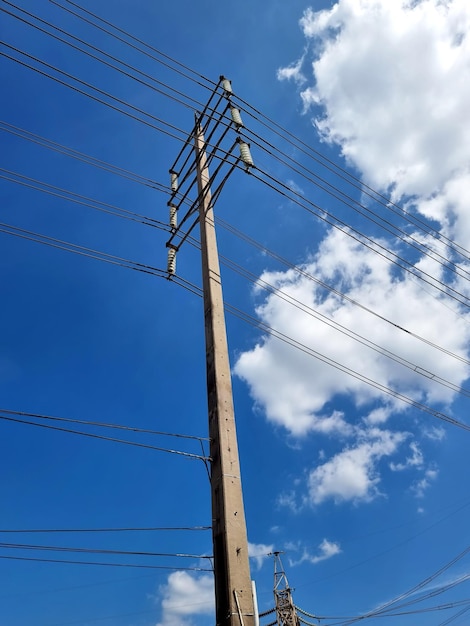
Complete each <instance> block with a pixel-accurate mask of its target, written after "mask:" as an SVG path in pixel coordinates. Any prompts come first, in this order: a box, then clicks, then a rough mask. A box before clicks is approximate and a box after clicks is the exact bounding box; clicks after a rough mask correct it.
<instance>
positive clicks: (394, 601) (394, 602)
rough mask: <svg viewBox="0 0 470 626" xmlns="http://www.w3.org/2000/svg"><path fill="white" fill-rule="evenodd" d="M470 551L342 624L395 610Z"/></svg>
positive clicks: (348, 625)
mask: <svg viewBox="0 0 470 626" xmlns="http://www.w3.org/2000/svg"><path fill="white" fill-rule="evenodd" d="M469 552H470V546H467V548H465V549H464V550H463V551H462V552H460V553H459V554H457V555H456V556H455V557H453V558H452V559H451V560H450V561H448V562H447V563H446V564H445V565H443V566H442V567H441V568H439V569H438V570H436V571H435V572H433V573H432V574H431V575H430V576H428V577H427V578H425V579H423V580H421V581H420V582H419V583H417V584H416V585H414V586H413V587H411V588H410V589H408V591H405V592H404V593H402V594H400V595H398V596H396V597H395V598H393V599H392V600H389V601H388V602H385V603H384V604H381V605H380V606H379V607H377V608H376V609H374V610H373V611H369V612H368V613H365V614H363V615H361V616H358V617H355V618H352V619H350V620H347V621H345V622H342V624H344V626H350V625H351V624H355V623H356V622H358V621H362V620H365V619H369V618H372V617H380V616H381V615H383V614H384V613H385V612H388V610H389V609H392V610H393V607H394V606H395V605H397V603H398V602H401V601H402V600H404V599H406V598H409V597H410V596H411V595H413V594H415V593H417V592H418V591H420V590H421V589H423V588H424V587H426V586H427V585H428V584H429V583H431V582H432V581H433V580H435V579H436V578H438V577H439V576H441V575H442V574H444V573H445V572H446V571H448V570H449V569H450V568H451V567H452V566H453V565H455V564H456V563H458V562H459V561H461V560H462V559H463V558H464V557H465V556H466V555H467V554H468V553H469Z"/></svg>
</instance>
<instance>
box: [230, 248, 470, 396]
mask: <svg viewBox="0 0 470 626" xmlns="http://www.w3.org/2000/svg"><path fill="white" fill-rule="evenodd" d="M220 259H221V262H222V263H223V264H224V265H225V266H226V267H228V268H229V269H231V270H232V271H233V272H236V273H237V274H239V275H240V276H242V277H244V278H246V279H247V280H249V281H250V282H251V283H252V284H253V285H256V286H258V287H261V288H262V289H264V290H265V291H267V292H268V293H271V294H274V295H275V296H277V297H278V298H280V299H281V300H283V301H284V302H287V303H288V304H290V305H291V306H293V307H295V308H296V309H298V310H299V311H302V313H305V314H307V315H310V316H311V317H313V318H315V319H317V320H318V321H320V322H321V323H322V324H326V325H327V326H329V327H330V328H333V329H334V330H336V331H337V332H339V333H341V334H343V335H346V336H347V337H349V338H350V339H352V340H353V341H356V342H358V343H360V344H362V345H363V346H365V347H367V348H369V349H370V350H373V351H375V352H377V353H379V354H381V355H382V356H385V357H386V358H388V359H390V360H392V361H394V362H395V363H398V364H399V365H402V366H403V367H406V368H407V369H409V370H411V371H413V372H414V373H416V374H418V375H420V376H423V377H424V378H427V379H429V380H433V381H435V382H437V383H439V384H440V385H442V386H444V387H447V388H448V389H452V391H455V392H456V393H459V394H461V395H463V396H466V397H467V398H468V397H470V389H466V388H464V387H461V386H460V385H457V384H456V383H453V382H451V381H449V380H447V379H445V378H442V377H440V376H439V375H437V374H435V373H433V372H431V371H429V370H427V369H425V368H424V367H422V366H420V365H418V364H416V363H412V362H411V361H409V360H408V359H405V358H404V357H401V356H399V355H397V354H396V353H394V352H392V351H391V350H388V349H387V348H384V347H383V346H380V345H379V344H377V343H375V342H373V341H371V340H370V339H367V338H366V337H364V336H363V335H360V334H359V333H356V332H355V331H353V330H351V329H349V328H348V327H346V326H344V325H342V324H340V323H339V322H337V321H335V320H334V319H332V318H331V317H328V316H327V315H324V314H322V313H320V312H319V311H316V310H315V309H313V308H312V307H310V306H308V305H307V304H304V303H303V302H301V301H300V300H298V299H297V298H294V297H293V296H291V295H290V294H288V293H287V292H286V291H283V290H282V289H279V288H278V287H275V286H274V285H272V284H270V283H268V282H267V281H265V280H263V279H262V278H259V277H258V276H255V275H254V274H252V273H251V272H249V271H248V270H246V269H245V268H243V267H242V266H240V265H238V264H236V263H234V262H233V261H231V260H230V259H228V258H227V257H225V256H223V255H220Z"/></svg>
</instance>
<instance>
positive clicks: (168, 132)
mask: <svg viewBox="0 0 470 626" xmlns="http://www.w3.org/2000/svg"><path fill="white" fill-rule="evenodd" d="M0 45H2V46H5V47H6V48H8V49H10V50H13V51H14V52H16V53H17V54H20V55H23V56H25V57H27V58H28V59H30V60H33V61H35V62H36V63H39V64H41V65H44V66H45V67H47V68H49V69H51V70H53V71H55V72H57V73H58V74H61V75H63V76H66V77H67V78H69V79H71V80H75V81H76V82H78V83H79V84H81V85H83V86H86V87H88V88H89V89H93V90H94V91H97V92H98V93H100V94H102V95H104V96H106V97H108V98H110V100H112V101H115V102H118V103H119V104H122V105H124V106H127V107H129V108H130V109H131V110H133V111H136V112H138V113H139V114H141V115H146V116H147V117H149V118H150V119H151V120H153V122H158V123H161V124H163V125H164V126H168V127H169V128H171V129H172V130H167V129H165V128H162V127H160V126H157V125H156V124H155V123H153V122H150V121H149V120H145V119H142V118H141V117H138V116H137V115H135V114H134V113H130V112H129V111H126V110H124V109H120V108H119V107H118V106H116V105H113V104H111V102H107V101H106V100H103V99H101V98H98V97H97V96H94V95H93V94H92V93H89V92H87V91H84V90H83V89H81V88H79V87H76V86H75V85H71V84H70V83H67V82H65V81H64V80H61V79H60V78H58V77H57V76H53V75H52V74H48V73H47V72H45V71H44V70H41V69H39V68H38V67H34V65H30V64H29V63H26V62H25V61H21V60H20V59H18V58H16V57H14V56H11V55H10V54H7V53H6V52H1V51H0V55H1V56H4V57H5V58H7V59H10V60H11V61H14V62H15V63H18V64H19V65H22V66H23V67H26V68H28V69H30V70H33V71H34V72H37V73H38V74H41V75H42V76H45V77H46V78H50V79H51V80H53V81H55V82H57V83H59V84H61V85H63V86H65V87H68V88H69V89H72V90H73V91H76V92H78V93H81V94H82V95H84V96H86V97H87V98H90V99H91V100H94V101H95V102H99V103H100V104H104V105H105V106H107V107H109V108H110V109H113V110H114V111H117V112H118V113H122V114H123V115H126V116H127V117H130V118H131V119H134V120H136V121H138V122H140V123H142V124H145V125H146V126H149V127H150V128H153V129H154V130H157V131H158V132H161V133H163V134H164V135H167V136H168V137H172V138H173V139H177V140H178V141H185V138H186V133H185V131H183V130H182V129H180V128H178V127H176V126H174V125H173V124H170V123H169V122H165V121H164V120H161V119H160V118H158V117H157V116H155V115H152V114H151V113H146V112H145V111H143V110H142V109H139V107H136V106H134V105H132V104H129V103H126V102H125V101H124V100H121V99H120V98H117V97H116V96H113V95H111V94H109V93H107V92H106V91H103V90H102V89H99V88H98V87H94V86H93V85H91V84H90V83H87V82H85V81H82V80H81V79H79V78H76V77H75V76H72V75H71V74H68V73H67V72H64V71H63V70H60V69H59V68H57V67H55V66H53V65H51V64H50V63H46V62H45V61H41V59H38V58H36V57H34V56H33V55H30V54H27V53H26V52H23V51H22V50H20V49H19V48H16V47H14V46H10V45H9V44H7V43H5V42H4V41H0ZM176 132H179V133H181V135H177V134H175V133H176Z"/></svg>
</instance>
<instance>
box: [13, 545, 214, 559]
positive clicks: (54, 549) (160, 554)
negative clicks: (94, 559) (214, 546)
mask: <svg viewBox="0 0 470 626" xmlns="http://www.w3.org/2000/svg"><path fill="white" fill-rule="evenodd" d="M0 548H3V549H8V550H39V551H41V550H44V551H46V552H73V553H77V554H107V555H111V554H115V555H119V556H153V557H166V558H168V557H170V558H182V559H201V560H205V559H207V560H209V561H210V560H211V559H212V558H213V557H212V556H208V555H205V554H187V553H184V552H146V551H142V552H141V551H137V550H108V549H97V548H77V547H71V546H44V545H37V544H27V543H6V542H0Z"/></svg>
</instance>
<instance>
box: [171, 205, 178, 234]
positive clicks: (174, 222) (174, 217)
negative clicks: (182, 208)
mask: <svg viewBox="0 0 470 626" xmlns="http://www.w3.org/2000/svg"><path fill="white" fill-rule="evenodd" d="M170 226H171V228H177V226H178V222H177V211H176V207H175V205H174V204H170Z"/></svg>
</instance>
